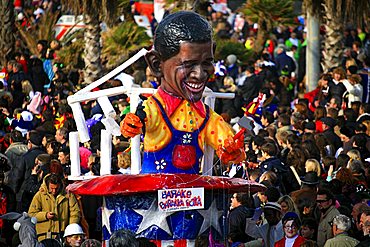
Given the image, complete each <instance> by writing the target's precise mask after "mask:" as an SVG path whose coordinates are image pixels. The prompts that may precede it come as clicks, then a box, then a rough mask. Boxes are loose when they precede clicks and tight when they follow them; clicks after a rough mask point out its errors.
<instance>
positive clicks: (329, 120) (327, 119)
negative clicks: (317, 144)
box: [320, 117, 336, 128]
mask: <svg viewBox="0 0 370 247" xmlns="http://www.w3.org/2000/svg"><path fill="white" fill-rule="evenodd" d="M320 120H321V122H323V123H324V124H325V125H327V126H329V127H330V128H334V126H335V125H336V121H335V120H334V119H333V118H331V117H323V118H321V119H320Z"/></svg>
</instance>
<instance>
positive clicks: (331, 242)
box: [324, 214, 359, 247]
mask: <svg viewBox="0 0 370 247" xmlns="http://www.w3.org/2000/svg"><path fill="white" fill-rule="evenodd" d="M329 223H330V225H331V226H332V230H333V234H334V237H333V238H331V239H328V240H327V241H326V243H325V245H324V247H354V246H356V245H357V244H358V243H359V241H358V240H357V239H354V238H352V237H350V236H348V231H349V230H350V228H351V219H350V218H348V217H347V216H345V215H343V214H339V215H337V216H335V217H334V219H333V221H331V222H329Z"/></svg>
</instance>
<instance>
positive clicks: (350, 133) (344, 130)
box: [339, 126, 354, 138]
mask: <svg viewBox="0 0 370 247" xmlns="http://www.w3.org/2000/svg"><path fill="white" fill-rule="evenodd" d="M339 132H340V133H341V134H342V135H345V136H347V137H348V138H351V137H352V136H353V135H354V132H353V130H352V129H350V128H347V127H346V126H344V127H342V128H340V131H339Z"/></svg>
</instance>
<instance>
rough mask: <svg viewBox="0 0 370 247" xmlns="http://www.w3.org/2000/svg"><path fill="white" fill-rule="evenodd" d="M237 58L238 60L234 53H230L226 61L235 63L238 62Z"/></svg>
mask: <svg viewBox="0 0 370 247" xmlns="http://www.w3.org/2000/svg"><path fill="white" fill-rule="evenodd" d="M236 60H237V58H236V56H235V55H234V54H230V55H229V56H227V58H226V61H227V63H228V64H234V63H236Z"/></svg>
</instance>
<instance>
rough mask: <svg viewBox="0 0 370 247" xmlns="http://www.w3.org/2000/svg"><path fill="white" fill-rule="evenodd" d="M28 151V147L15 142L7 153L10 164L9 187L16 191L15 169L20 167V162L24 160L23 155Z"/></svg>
mask: <svg viewBox="0 0 370 247" xmlns="http://www.w3.org/2000/svg"><path fill="white" fill-rule="evenodd" d="M27 151H28V148H27V145H25V144H23V143H21V142H13V143H12V144H10V146H9V147H8V149H7V150H6V151H5V155H6V157H8V160H9V162H10V167H11V169H10V173H9V180H8V186H9V187H10V188H11V189H12V190H13V191H15V182H14V168H15V167H16V166H19V165H20V160H21V159H22V156H23V154H25V153H26V152H27Z"/></svg>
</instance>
